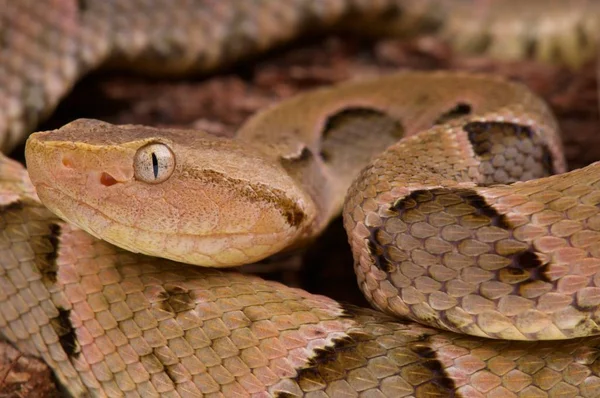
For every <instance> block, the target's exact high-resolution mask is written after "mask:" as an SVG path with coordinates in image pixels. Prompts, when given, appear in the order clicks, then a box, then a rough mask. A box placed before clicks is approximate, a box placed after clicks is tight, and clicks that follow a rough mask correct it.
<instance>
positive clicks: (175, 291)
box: [158, 285, 196, 314]
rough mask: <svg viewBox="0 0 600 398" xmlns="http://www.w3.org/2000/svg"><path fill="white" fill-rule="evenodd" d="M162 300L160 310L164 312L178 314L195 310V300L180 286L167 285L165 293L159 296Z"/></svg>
mask: <svg viewBox="0 0 600 398" xmlns="http://www.w3.org/2000/svg"><path fill="white" fill-rule="evenodd" d="M158 298H159V299H160V300H161V301H160V303H159V308H160V309H162V310H163V311H166V312H169V313H172V314H178V313H180V312H183V311H189V310H192V309H194V308H195V306H196V304H195V300H194V298H193V297H192V296H191V294H190V292H189V291H188V290H186V289H183V288H181V287H179V286H172V285H165V291H164V292H160V293H159V294H158Z"/></svg>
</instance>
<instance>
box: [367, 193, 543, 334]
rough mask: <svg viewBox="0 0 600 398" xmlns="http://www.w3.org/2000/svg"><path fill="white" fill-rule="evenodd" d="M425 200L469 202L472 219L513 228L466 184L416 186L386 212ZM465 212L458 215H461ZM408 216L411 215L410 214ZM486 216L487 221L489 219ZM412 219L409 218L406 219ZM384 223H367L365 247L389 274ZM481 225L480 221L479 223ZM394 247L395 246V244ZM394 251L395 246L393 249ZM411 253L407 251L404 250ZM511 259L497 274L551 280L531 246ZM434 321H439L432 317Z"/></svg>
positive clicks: (389, 238) (521, 281) (512, 279)
mask: <svg viewBox="0 0 600 398" xmlns="http://www.w3.org/2000/svg"><path fill="white" fill-rule="evenodd" d="M428 202H437V203H438V204H441V205H442V207H447V206H456V205H460V206H462V205H469V206H470V207H471V208H472V210H470V211H469V212H468V213H467V215H468V216H470V218H471V219H477V218H479V217H481V218H485V220H486V221H487V225H489V226H495V227H498V228H502V229H505V230H507V231H509V232H510V231H512V229H513V228H514V227H513V226H512V225H511V223H510V220H509V219H508V217H506V215H504V214H501V213H499V212H498V211H497V210H496V209H495V208H494V207H493V206H491V205H490V204H489V203H488V202H487V201H486V199H485V198H484V197H483V196H481V195H479V194H478V193H477V191H475V190H473V189H465V188H453V189H449V188H434V189H430V190H416V191H413V192H411V193H410V194H409V195H407V196H405V197H403V198H401V199H399V200H397V201H396V202H394V203H392V204H391V205H390V208H389V210H390V211H389V214H390V215H389V216H387V217H388V218H391V217H398V218H401V219H402V218H403V216H404V215H405V213H406V212H414V211H418V209H419V207H420V206H422V205H429V203H428ZM463 216H464V215H461V216H457V217H463ZM409 217H410V216H409ZM488 220H489V221H488ZM406 222H407V223H409V224H410V223H411V222H410V221H406ZM382 225H383V226H379V227H369V236H368V237H367V238H366V247H367V250H368V251H369V253H370V255H371V258H372V261H373V264H374V265H375V266H376V267H377V268H379V269H380V270H382V271H384V272H387V273H388V274H390V273H392V272H395V262H394V260H393V259H392V257H391V256H390V254H389V253H390V248H391V247H393V246H395V238H394V236H393V235H390V234H389V233H386V234H383V235H382V233H384V232H385V225H386V222H385V219H384V220H383V223H382ZM482 225H483V224H482ZM396 249H397V248H396ZM396 251H397V250H396ZM404 254H405V255H406V256H407V257H410V253H409V252H406V253H404ZM506 258H507V259H509V260H510V263H509V264H508V265H507V266H506V267H504V268H501V269H499V270H497V271H496V278H497V279H498V280H501V281H503V282H506V283H510V284H513V285H515V286H517V287H518V286H521V285H526V284H528V283H531V282H534V281H537V280H539V281H543V282H552V280H551V278H550V276H549V267H550V265H549V264H545V263H543V262H542V259H541V258H540V257H539V256H538V254H536V252H535V251H534V250H533V248H527V249H525V250H521V251H519V252H516V253H514V254H510V255H507V256H506ZM431 322H432V324H433V323H439V322H437V321H435V320H431Z"/></svg>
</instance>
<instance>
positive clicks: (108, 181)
mask: <svg viewBox="0 0 600 398" xmlns="http://www.w3.org/2000/svg"><path fill="white" fill-rule="evenodd" d="M116 183H117V180H115V178H114V177H113V176H111V175H110V174H108V173H105V172H102V174H101V175H100V184H102V185H104V186H105V187H110V186H111V185H115V184H116Z"/></svg>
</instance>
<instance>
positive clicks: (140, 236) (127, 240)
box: [36, 182, 288, 267]
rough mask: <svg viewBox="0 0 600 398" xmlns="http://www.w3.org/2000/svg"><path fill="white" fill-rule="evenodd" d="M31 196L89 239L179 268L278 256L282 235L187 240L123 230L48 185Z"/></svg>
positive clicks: (137, 228)
mask: <svg viewBox="0 0 600 398" xmlns="http://www.w3.org/2000/svg"><path fill="white" fill-rule="evenodd" d="M36 189H37V193H38V196H39V197H40V199H41V200H42V201H43V202H44V203H45V204H46V206H47V207H48V208H49V209H50V210H51V211H52V212H54V213H55V214H56V215H57V216H59V217H60V218H62V219H64V220H66V221H68V222H70V223H73V224H75V225H76V226H78V227H79V228H81V229H83V230H84V231H86V232H87V233H89V234H90V235H92V236H94V237H96V238H98V239H101V240H104V241H106V242H108V243H111V244H113V245H115V246H118V247H120V248H122V249H125V250H128V251H131V252H134V253H141V254H146V255H150V256H156V257H162V258H165V259H168V260H173V261H178V262H182V263H187V264H192V265H201V266H210V267H234V266H239V265H243V264H247V263H252V262H257V261H260V260H263V259H265V258H266V257H268V256H270V255H273V254H275V253H277V252H279V251H281V250H283V249H284V248H285V246H286V244H282V243H283V242H287V241H288V239H287V236H286V235H287V234H288V232H287V231H277V232H265V233H251V234H250V233H244V232H226V231H221V232H210V233H206V234H193V233H186V232H167V231H157V230H150V229H148V228H144V227H140V226H136V225H127V224H124V223H123V222H122V221H121V220H117V219H116V218H115V217H113V216H111V215H109V214H107V213H106V212H105V211H103V210H102V209H100V208H98V207H96V206H94V205H92V204H89V203H86V202H85V201H83V200H80V199H77V198H75V197H74V196H73V195H72V194H69V193H67V192H65V191H63V190H61V189H59V188H56V187H55V186H52V185H51V184H48V183H44V182H40V183H38V184H37V187H36Z"/></svg>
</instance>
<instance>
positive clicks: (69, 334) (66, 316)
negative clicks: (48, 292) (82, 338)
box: [50, 307, 80, 358]
mask: <svg viewBox="0 0 600 398" xmlns="http://www.w3.org/2000/svg"><path fill="white" fill-rule="evenodd" d="M57 309H58V316H57V317H55V318H52V319H51V320H50V325H51V326H52V328H53V329H54V331H55V332H56V334H57V335H58V342H59V343H60V346H61V347H62V348H63V350H64V351H65V353H66V354H67V356H68V357H69V358H77V357H78V356H79V353H80V351H79V344H78V343H77V335H76V334H75V328H74V327H73V324H72V323H71V319H70V315H71V311H70V310H66V309H64V308H61V307H58V308H57Z"/></svg>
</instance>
